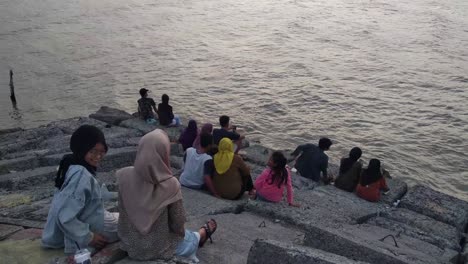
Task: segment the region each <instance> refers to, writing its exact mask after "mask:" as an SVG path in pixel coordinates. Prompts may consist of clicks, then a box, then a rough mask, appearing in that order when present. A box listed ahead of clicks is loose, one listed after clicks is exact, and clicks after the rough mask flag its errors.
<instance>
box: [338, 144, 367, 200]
mask: <svg viewBox="0 0 468 264" xmlns="http://www.w3.org/2000/svg"><path fill="white" fill-rule="evenodd" d="M361 155H362V151H361V149H360V148H358V147H354V148H352V149H351V151H350V153H349V157H346V158H342V159H341V162H340V170H339V174H338V177H337V178H336V180H335V186H336V187H338V188H340V189H342V190H345V191H348V192H353V191H354V189H356V186H357V184H358V182H359V177H360V175H361V170H362V162H361V161H360V160H359V158H360V157H361Z"/></svg>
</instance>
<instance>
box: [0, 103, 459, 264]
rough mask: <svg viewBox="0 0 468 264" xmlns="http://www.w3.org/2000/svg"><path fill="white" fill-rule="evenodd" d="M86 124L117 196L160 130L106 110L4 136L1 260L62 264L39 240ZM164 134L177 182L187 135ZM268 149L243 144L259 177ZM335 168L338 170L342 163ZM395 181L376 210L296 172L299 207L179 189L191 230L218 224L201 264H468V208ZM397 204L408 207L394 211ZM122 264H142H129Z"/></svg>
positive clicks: (102, 172)
mask: <svg viewBox="0 0 468 264" xmlns="http://www.w3.org/2000/svg"><path fill="white" fill-rule="evenodd" d="M82 124H92V125H95V126H97V127H99V128H101V129H102V130H103V132H104V134H105V136H106V139H107V141H108V145H109V147H110V151H109V152H108V154H107V155H106V157H105V159H104V160H103V162H102V164H101V166H100V168H99V170H98V176H97V178H98V181H100V182H102V183H105V184H106V185H107V186H108V188H109V190H110V191H116V189H117V188H116V178H115V171H116V170H117V169H119V168H122V167H125V166H129V165H131V164H133V159H134V157H135V154H136V146H137V144H138V140H139V138H140V137H141V136H143V135H144V134H145V133H147V132H149V131H151V130H153V129H155V128H157V127H158V126H156V125H148V124H146V123H145V122H143V121H141V120H139V119H137V118H135V117H133V116H132V115H130V114H128V113H125V112H123V111H121V110H118V109H112V108H108V107H103V108H101V109H100V110H99V111H98V112H97V113H94V114H92V115H91V116H90V117H78V118H72V119H66V120H60V121H56V122H52V123H50V124H48V125H45V126H41V127H38V128H33V129H27V130H22V129H14V130H10V131H0V254H1V255H2V260H1V261H6V262H4V263H63V262H64V260H65V259H64V257H63V253H62V251H61V250H44V249H41V248H40V236H41V232H42V231H41V229H42V228H43V226H44V223H45V221H46V218H47V213H48V209H49V206H50V201H51V198H52V196H53V193H54V185H53V180H54V177H55V170H56V166H57V165H58V163H59V161H60V159H61V157H62V156H63V155H64V154H65V153H68V152H69V151H70V150H69V149H68V145H69V140H70V136H71V134H72V133H73V131H74V130H75V129H76V128H78V127H79V126H80V125H82ZM163 129H164V130H166V131H167V133H168V134H169V137H170V139H171V141H172V143H171V166H172V169H173V171H174V173H175V174H176V175H178V174H179V173H180V169H181V168H182V166H183V162H182V156H183V151H182V149H181V146H180V145H179V144H177V143H175V142H176V140H177V138H178V135H179V133H180V128H163ZM271 152H272V150H271V149H268V148H265V147H263V146H261V145H258V144H257V145H251V146H249V144H246V148H245V149H244V150H243V151H242V152H241V153H242V156H243V158H244V159H245V160H246V162H247V163H248V164H249V166H250V167H251V169H252V176H253V177H254V178H256V177H257V176H258V175H259V174H260V172H261V171H262V170H263V169H264V168H265V166H266V161H267V159H268V156H269V154H270V153H271ZM288 152H289V151H288ZM330 169H331V170H335V171H336V169H337V166H336V165H334V166H333V165H332V166H330ZM388 184H389V187H390V189H391V193H390V194H389V195H388V196H384V199H383V200H382V201H381V202H379V203H370V202H367V201H364V200H362V199H360V198H358V197H357V196H356V195H355V194H353V193H348V192H345V191H342V190H339V189H337V188H335V187H334V186H330V185H328V186H322V185H318V184H316V183H315V182H312V181H310V180H308V179H305V178H302V177H299V176H297V175H293V187H294V192H295V200H296V201H297V202H299V203H300V204H301V207H300V208H295V207H289V206H287V204H286V203H285V202H283V203H280V204H271V203H264V202H259V201H251V200H249V199H248V198H247V197H245V198H243V199H241V200H239V201H228V200H222V199H217V198H215V197H213V196H211V195H209V194H206V193H203V192H200V191H195V190H191V189H186V188H183V190H182V192H183V196H184V206H185V208H186V211H187V214H188V223H187V228H191V229H196V228H198V227H199V226H200V225H201V224H203V222H204V221H205V220H206V219H208V218H212V217H213V218H216V219H217V221H218V224H219V230H218V232H216V234H215V235H214V240H215V243H214V244H210V245H207V246H205V247H204V248H203V249H201V250H200V251H199V253H198V257H199V259H200V260H201V262H202V263H233V264H237V263H239V264H240V263H249V264H260V263H412V264H413V263H421V264H423V263H424V264H426V263H454V264H458V263H468V256H467V249H466V239H465V238H464V237H465V235H466V234H465V233H466V231H467V224H468V203H467V202H466V201H462V200H459V199H456V198H454V197H451V196H449V195H446V194H442V193H439V192H437V191H434V190H432V189H430V188H428V187H425V186H422V185H418V186H414V187H411V188H408V186H407V185H406V183H405V182H403V181H401V180H399V179H398V178H397V177H394V178H392V179H389V180H388ZM397 200H401V202H400V204H399V205H398V206H396V207H395V206H394V205H393V203H394V202H395V201H397ZM106 208H107V209H109V210H111V211H116V210H117V204H116V201H115V200H111V201H109V202H107V203H106ZM117 248H118V243H115V244H112V245H109V246H108V247H106V248H105V249H103V250H102V251H100V252H98V253H97V254H96V255H94V257H93V263H108V261H109V260H112V257H113V255H114V253H115V252H116V249H117ZM111 262H112V261H111ZM185 262H186V261H185V260H181V259H174V260H173V261H172V263H185ZM116 263H121V264H125V263H141V262H136V261H132V260H130V259H127V258H125V259H120V260H117V261H116ZM144 263H164V262H161V261H149V262H144Z"/></svg>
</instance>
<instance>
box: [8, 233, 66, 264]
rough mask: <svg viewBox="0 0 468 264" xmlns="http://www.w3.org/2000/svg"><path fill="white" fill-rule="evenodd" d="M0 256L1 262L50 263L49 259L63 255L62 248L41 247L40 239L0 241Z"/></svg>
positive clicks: (19, 263)
mask: <svg viewBox="0 0 468 264" xmlns="http://www.w3.org/2000/svg"><path fill="white" fill-rule="evenodd" d="M0 256H2V259H1V261H2V263H9V264H37V263H51V262H49V261H50V260H51V259H55V258H60V257H63V249H56V250H50V249H49V250H48V249H43V248H42V247H41V242H40V239H34V240H30V239H24V240H8V241H2V242H0ZM52 263H56V262H52Z"/></svg>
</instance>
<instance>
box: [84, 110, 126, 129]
mask: <svg viewBox="0 0 468 264" xmlns="http://www.w3.org/2000/svg"><path fill="white" fill-rule="evenodd" d="M89 117H90V118H93V119H97V120H99V121H102V122H106V123H108V124H111V125H118V124H119V123H120V122H122V121H124V120H127V119H130V118H133V116H132V115H131V114H129V113H127V112H125V111H122V110H120V109H116V108H112V107H108V106H101V108H99V110H98V111H97V112H96V113H94V114H90V115H89Z"/></svg>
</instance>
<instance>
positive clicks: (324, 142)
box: [319, 137, 333, 150]
mask: <svg viewBox="0 0 468 264" xmlns="http://www.w3.org/2000/svg"><path fill="white" fill-rule="evenodd" d="M331 145H333V143H332V141H331V140H330V139H329V138H326V137H324V138H321V139H320V140H319V148H320V149H321V150H329V149H330V146H331Z"/></svg>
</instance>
